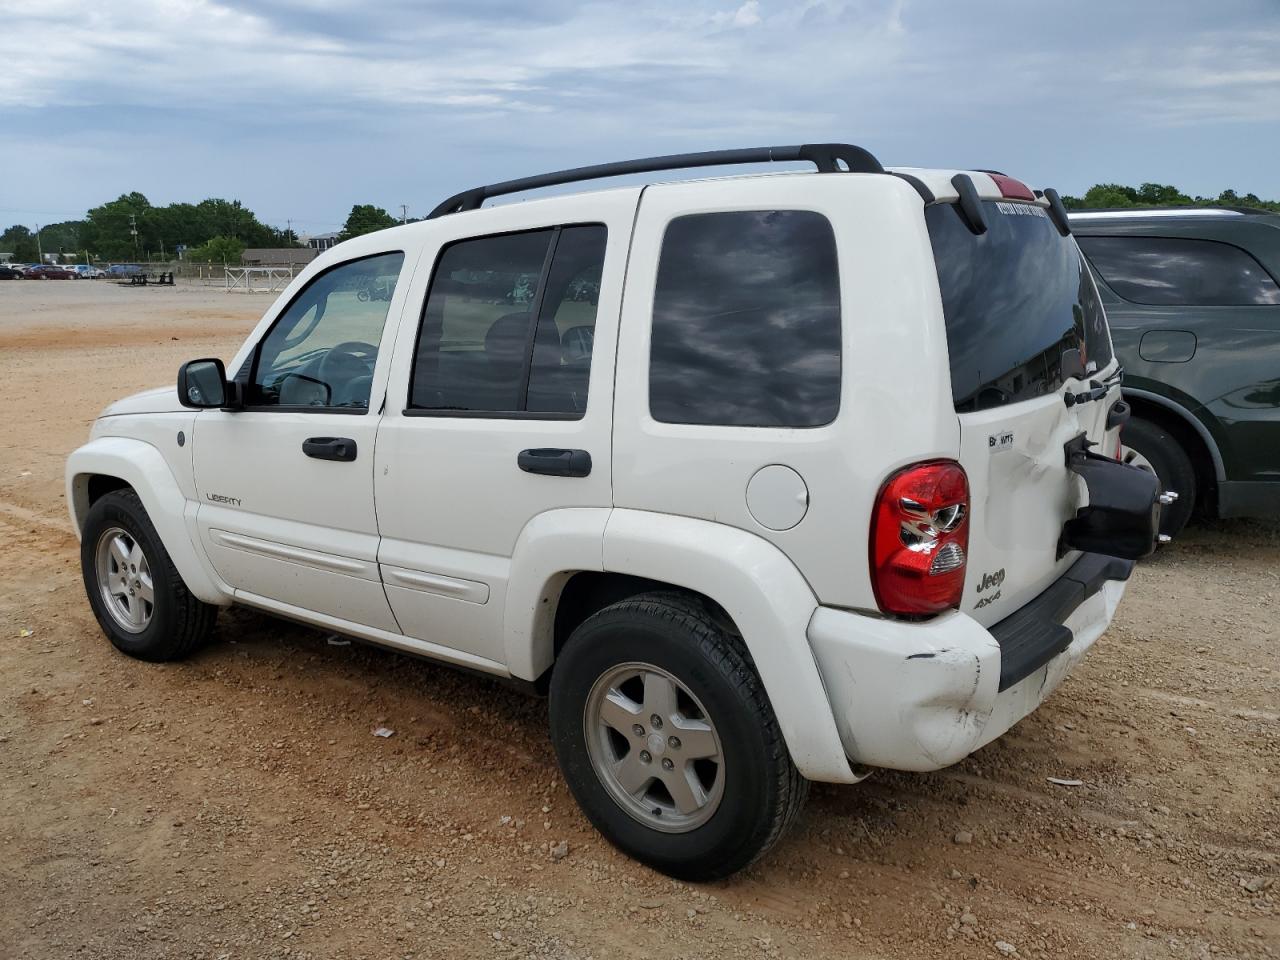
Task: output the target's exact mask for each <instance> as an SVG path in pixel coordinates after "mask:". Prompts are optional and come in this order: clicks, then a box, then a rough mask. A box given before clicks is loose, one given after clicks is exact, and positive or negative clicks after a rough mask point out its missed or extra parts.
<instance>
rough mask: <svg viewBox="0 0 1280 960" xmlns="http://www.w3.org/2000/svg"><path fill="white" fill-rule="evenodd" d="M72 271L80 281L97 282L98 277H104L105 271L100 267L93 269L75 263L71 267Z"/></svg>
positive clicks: (86, 265)
mask: <svg viewBox="0 0 1280 960" xmlns="http://www.w3.org/2000/svg"><path fill="white" fill-rule="evenodd" d="M71 269H72V270H74V271H75V272H76V274H77V275H78V276H79V277H80V279H81V280H97V279H98V278H99V277H105V276H106V275H107V274H106V271H104V270H102V269H101V268H100V267H95V266H92V265H90V264H87V263H77V264H74V265H73V266H72V267H71Z"/></svg>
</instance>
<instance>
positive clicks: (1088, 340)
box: [925, 200, 1111, 413]
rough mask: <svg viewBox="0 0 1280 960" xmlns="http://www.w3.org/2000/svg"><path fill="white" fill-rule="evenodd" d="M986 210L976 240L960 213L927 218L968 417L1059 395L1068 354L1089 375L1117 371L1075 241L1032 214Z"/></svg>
mask: <svg viewBox="0 0 1280 960" xmlns="http://www.w3.org/2000/svg"><path fill="white" fill-rule="evenodd" d="M983 207H984V208H985V210H986V218H987V225H988V229H987V232H986V233H984V234H981V235H977V236H975V235H974V234H973V233H972V232H971V231H970V230H969V228H968V227H967V226H966V225H965V223H964V221H963V220H961V219H960V213H959V210H958V209H957V208H956V205H955V204H951V203H938V204H934V205H932V206H930V207H928V208H926V209H925V222H926V224H927V225H928V228H929V239H930V241H931V242H932V244H933V258H934V263H935V265H936V267H937V270H938V287H939V289H940V291H941V294H942V311H943V315H944V317H945V319H946V326H947V350H948V353H949V355H950V359H951V392H952V398H953V399H954V401H955V407H956V410H957V411H958V412H961V413H966V412H972V411H975V410H986V409H989V408H991V407H999V406H1003V405H1004V404H1008V403H1018V402H1020V401H1023V400H1030V399H1033V398H1035V397H1039V396H1043V395H1044V394H1046V393H1052V392H1054V391H1056V390H1057V389H1059V388H1060V387H1061V386H1062V384H1063V382H1064V377H1063V373H1062V354H1063V352H1064V351H1066V350H1071V349H1077V350H1079V351H1080V356H1081V359H1082V360H1083V361H1084V363H1085V367H1086V369H1087V370H1089V371H1090V372H1095V371H1098V370H1102V369H1103V368H1104V367H1106V366H1107V364H1109V363H1110V362H1111V336H1110V332H1109V331H1108V329H1107V318H1106V315H1105V314H1104V313H1103V310H1102V304H1101V302H1100V301H1099V299H1098V291H1097V288H1096V287H1095V286H1094V284H1093V278H1092V277H1091V276H1090V275H1089V271H1088V269H1087V268H1086V267H1085V265H1084V261H1083V259H1082V258H1081V256H1080V252H1079V251H1078V250H1077V249H1076V245H1075V244H1074V243H1072V242H1071V238H1070V237H1064V236H1062V235H1061V234H1060V233H1058V230H1057V228H1056V227H1055V226H1054V225H1053V223H1052V221H1050V220H1049V217H1048V215H1047V214H1046V213H1045V211H1044V210H1043V209H1042V208H1041V207H1038V206H1035V205H1033V204H1022V203H1006V202H1003V201H994V200H988V201H983Z"/></svg>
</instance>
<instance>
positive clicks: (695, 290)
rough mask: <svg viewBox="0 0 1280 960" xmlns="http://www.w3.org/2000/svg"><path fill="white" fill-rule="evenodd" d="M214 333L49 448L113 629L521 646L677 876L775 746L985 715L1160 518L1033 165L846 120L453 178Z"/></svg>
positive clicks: (1012, 702)
mask: <svg viewBox="0 0 1280 960" xmlns="http://www.w3.org/2000/svg"><path fill="white" fill-rule="evenodd" d="M799 160H807V161H811V162H812V163H813V164H814V165H815V166H816V167H817V172H805V171H802V170H797V171H794V172H785V173H780V174H771V175H758V174H757V175H749V176H738V177H721V178H715V179H710V180H702V181H683V182H674V183H662V184H656V185H648V186H626V187H622V188H618V189H605V190H601V191H597V192H587V193H579V194H576V195H569V196H554V197H550V198H544V199H536V200H532V201H529V202H525V203H516V204H507V205H500V206H490V207H487V208H482V204H483V201H484V200H485V199H487V198H490V197H495V196H500V195H504V194H511V193H515V192H519V191H524V190H529V189H535V188H539V187H546V186H554V185H557V184H565V183H570V182H575V181H585V180H591V179H595V178H600V177H611V176H616V175H619V174H634V173H645V172H652V171H658V170H670V169H684V168H692V167H700V166H723V165H728V164H740V163H741V164H748V163H761V162H765V161H799ZM230 369H231V370H232V371H233V375H232V376H230V377H228V376H227V375H226V373H225V371H224V367H223V365H222V363H221V361H219V360H194V361H191V362H189V363H187V364H185V365H184V367H183V369H182V370H181V372H180V373H179V376H178V383H177V390H176V391H175V390H174V388H173V387H168V388H164V389H158V390H153V391H149V392H146V393H142V394H139V395H137V396H134V397H130V398H128V399H125V400H121V401H119V402H118V403H115V404H113V405H112V406H110V407H108V408H107V409H106V410H105V411H104V412H103V414H102V416H101V417H100V418H99V419H98V420H97V421H96V423H95V424H94V426H93V429H92V436H91V439H90V441H89V443H87V444H86V445H84V446H83V447H81V448H80V449H78V450H77V451H75V452H74V453H73V454H72V455H71V457H70V460H69V462H68V465H67V491H68V496H67V499H68V502H69V504H70V508H71V513H72V518H73V520H74V522H75V526H76V529H77V530H78V531H79V532H80V535H81V540H82V550H81V557H82V567H83V574H84V582H85V587H86V590H87V592H88V597H89V602H90V604H91V605H92V607H93V611H94V613H95V614H96V616H97V619H98V621H99V622H100V623H101V625H102V628H103V630H104V631H105V632H106V634H107V636H108V637H109V638H110V640H111V642H112V643H114V644H115V645H116V646H117V647H118V648H119V649H120V650H122V651H123V652H125V653H127V654H129V655H131V656H134V657H139V658H141V659H144V660H170V659H174V658H177V657H181V656H183V655H185V654H187V653H189V652H191V651H192V650H193V649H194V648H195V647H196V646H197V645H198V644H200V643H201V642H202V641H203V640H204V639H205V638H206V637H207V636H208V635H209V633H210V630H211V628H212V626H213V622H214V617H215V614H216V612H217V609H218V607H220V606H226V605H229V604H244V605H246V606H250V607H255V608H257V609H259V610H264V611H267V612H270V613H274V614H278V615H280V616H283V617H288V618H290V619H293V620H299V621H303V622H305V623H310V624H315V625H317V626H319V627H322V628H323V629H325V630H332V631H339V632H342V633H344V634H347V635H350V636H352V637H356V638H359V639H361V640H364V641H367V642H370V643H374V644H380V645H383V646H386V647H391V648H394V649H396V650H401V651H405V652H409V653H413V654H419V655H422V656H426V657H430V658H433V659H435V660H439V661H442V662H445V663H449V664H453V665H456V666H460V667H463V668H467V669H470V670H473V671H480V672H482V673H485V674H489V675H492V676H495V677H500V678H506V679H509V680H514V681H523V682H524V683H525V684H527V685H528V686H529V687H530V688H533V689H535V690H537V691H539V692H545V693H547V694H548V696H549V698H550V706H549V709H550V718H551V736H552V738H553V741H554V745H555V749H556V752H557V755H558V757H559V761H560V764H561V768H562V770H563V773H564V777H565V779H566V781H567V782H568V784H569V786H570V788H571V789H572V791H573V793H574V795H575V796H576V798H577V800H578V802H579V803H580V804H581V806H582V809H583V810H584V811H585V813H586V814H587V816H588V817H589V818H590V819H591V821H592V822H593V823H594V824H595V825H596V827H598V828H599V830H600V831H601V832H602V833H603V834H604V835H605V836H606V837H608V838H609V840H611V841H612V842H613V843H614V844H616V845H617V846H618V847H619V848H621V849H622V850H624V851H625V852H627V853H629V854H631V855H632V856H634V857H636V858H638V859H640V860H642V861H644V862H646V863H648V864H651V865H652V866H654V867H656V868H657V869H659V870H662V871H665V872H667V873H670V874H672V875H675V876H679V877H684V878H688V879H709V878H714V877H719V876H724V875H727V874H729V873H732V872H733V871H735V870H738V869H740V868H741V867H743V866H744V865H746V864H748V863H749V862H751V861H752V860H753V859H755V858H756V857H758V856H759V855H760V854H761V853H762V852H764V851H765V850H766V849H768V848H769V847H770V846H771V845H772V844H773V843H774V842H775V841H777V839H778V838H779V837H780V836H781V835H782V833H783V832H784V830H785V829H786V827H787V825H788V824H789V823H790V822H791V821H792V820H793V819H794V818H795V817H796V814H797V812H798V811H799V809H800V807H801V805H802V802H803V800H804V797H805V795H806V788H807V783H808V781H809V780H821V781H829V782H844V783H853V782H856V781H858V780H859V779H861V778H862V777H864V776H866V774H867V773H868V772H869V770H870V769H871V768H874V767H888V768H893V769H898V770H934V769H937V768H940V767H944V766H946V765H947V764H951V763H955V762H956V761H958V760H960V759H961V758H963V757H965V756H966V755H967V754H969V753H971V752H972V751H974V750H976V749H978V748H979V747H981V746H982V745H983V744H985V743H988V742H989V741H991V740H992V739H994V738H996V737H998V736H999V735H1000V734H1002V733H1003V732H1004V731H1006V730H1007V729H1009V727H1010V726H1012V725H1013V724H1014V723H1016V722H1017V721H1018V720H1019V719H1020V718H1022V717H1024V716H1026V715H1027V714H1028V713H1029V712H1031V711H1032V710H1034V709H1035V708H1036V706H1037V705H1038V704H1040V703H1041V702H1042V701H1043V700H1044V699H1045V697H1047V696H1048V695H1049V694H1050V693H1051V692H1052V691H1053V690H1054V689H1055V688H1056V687H1057V686H1058V684H1059V683H1060V682H1061V680H1062V679H1063V677H1064V676H1065V675H1066V673H1067V672H1068V671H1069V670H1070V669H1071V668H1072V666H1073V665H1074V664H1076V663H1077V662H1078V661H1079V660H1080V659H1081V657H1082V656H1083V655H1084V653H1085V651H1086V650H1088V648H1089V647H1090V645H1091V644H1093V642H1094V641H1095V640H1096V639H1097V638H1098V636H1099V635H1100V634H1101V633H1102V631H1103V630H1104V629H1105V628H1106V626H1107V624H1108V622H1109V621H1110V620H1111V617H1112V615H1113V614H1114V612H1115V609H1116V604H1117V602H1118V601H1119V599H1120V596H1121V594H1122V593H1123V590H1124V582H1125V580H1126V578H1127V577H1128V575H1129V573H1130V570H1131V569H1132V566H1133V561H1134V560H1135V559H1137V558H1139V557H1141V556H1144V555H1146V554H1147V553H1149V552H1150V551H1151V550H1152V549H1153V543H1154V542H1155V539H1156V537H1157V531H1158V524H1159V513H1160V502H1161V494H1160V493H1159V491H1158V490H1157V487H1156V481H1155V479H1154V477H1153V475H1152V474H1150V473H1149V472H1146V471H1142V470H1140V469H1137V468H1135V467H1130V466H1126V465H1124V464H1121V463H1119V462H1117V461H1116V460H1115V459H1113V457H1114V454H1115V453H1116V451H1117V449H1118V445H1119V432H1120V426H1121V425H1122V423H1123V422H1124V420H1125V418H1126V417H1127V408H1126V407H1125V405H1124V403H1123V401H1122V400H1121V399H1120V389H1119V380H1120V377H1119V369H1118V366H1117V364H1116V362H1115V360H1114V359H1113V356H1112V351H1111V342H1110V337H1109V333H1108V329H1107V323H1106V319H1105V317H1104V315H1103V310H1102V307H1101V306H1100V304H1099V301H1098V296H1097V293H1096V291H1095V289H1094V284H1093V281H1092V280H1091V279H1090V275H1089V271H1088V270H1087V269H1085V267H1084V266H1083V265H1082V262H1081V259H1080V254H1079V252H1078V250H1077V247H1076V244H1075V242H1074V240H1073V239H1072V238H1071V237H1070V230H1069V227H1068V225H1067V219H1066V213H1065V210H1064V209H1063V207H1062V204H1061V201H1060V200H1059V199H1058V197H1057V195H1056V194H1055V193H1054V192H1053V191H1052V190H1045V191H1043V192H1039V191H1032V190H1030V189H1028V188H1027V187H1026V186H1025V185H1023V184H1022V183H1020V182H1019V181H1017V180H1014V179H1012V178H1010V177H1006V176H1004V175H1002V174H998V173H993V172H981V171H954V170H946V171H940V170H921V169H892V170H886V169H884V168H883V167H881V165H880V163H879V162H878V161H877V160H876V159H875V158H874V157H873V156H872V155H871V154H869V153H867V152H866V151H865V150H862V149H861V148H858V147H853V146H849V145H841V144H812V145H805V146H790V147H765V148H756V149H748V150H735V151H717V152H711V153H702V154H689V155H682V156H675V157H658V158H653V159H647V160H637V161H630V162H625V163H618V164H606V165H602V166H598V167H585V168H581V169H578V170H569V171H564V172H561V173H554V174H548V175H544V176H540V177H531V178H528V179H524V180H515V181H510V182H507V183H502V184H495V185H491V186H487V187H480V188H477V189H474V190H470V191H467V192H465V193H462V194H459V195H457V196H455V197H452V198H450V199H449V200H448V201H446V202H445V203H444V204H442V205H441V206H440V207H438V208H437V209H436V211H435V212H434V213H433V214H432V215H431V216H430V217H429V218H428V219H427V220H425V221H423V222H420V223H414V224H410V225H407V226H400V227H395V228H393V229H389V230H383V231H381V232H378V233H374V234H370V235H367V236H362V237H358V238H356V239H353V240H350V241H348V242H346V243H342V244H340V245H338V246H336V247H334V248H333V249H331V250H329V251H327V252H325V253H324V254H322V255H321V256H320V257H318V258H317V259H316V260H315V261H314V262H313V263H312V264H311V265H310V266H309V267H308V268H307V269H306V271H304V272H303V273H302V274H301V275H300V276H299V277H297V278H296V279H295V280H294V281H293V282H292V283H291V284H290V286H289V288H288V289H287V290H286V291H285V292H284V293H283V295H282V296H281V297H280V299H279V300H278V301H277V302H276V303H275V304H274V305H273V306H272V308H271V309H270V310H268V311H267V314H266V316H264V317H263V319H262V322H261V323H260V324H259V325H258V327H257V329H256V330H254V332H253V334H252V335H251V336H250V337H249V339H248V341H247V342H246V343H245V344H244V346H243V347H242V348H241V349H240V351H239V353H237V355H236V357H235V359H234V361H233V362H232V364H231V367H230ZM1166 502H1167V500H1166Z"/></svg>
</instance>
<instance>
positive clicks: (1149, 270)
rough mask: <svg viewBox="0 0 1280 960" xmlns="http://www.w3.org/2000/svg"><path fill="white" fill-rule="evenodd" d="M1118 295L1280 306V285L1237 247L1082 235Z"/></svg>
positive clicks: (1174, 302)
mask: <svg viewBox="0 0 1280 960" xmlns="http://www.w3.org/2000/svg"><path fill="white" fill-rule="evenodd" d="M1077 239H1078V241H1079V243H1080V247H1081V249H1083V250H1084V252H1085V256H1087V257H1088V258H1089V261H1090V262H1091V263H1092V264H1093V266H1094V269H1096V270H1097V271H1098V273H1099V274H1101V275H1102V279H1104V280H1106V281H1107V283H1108V284H1109V285H1110V287H1111V289H1112V290H1114V291H1115V292H1116V294H1117V295H1119V296H1121V297H1123V298H1124V299H1126V300H1131V301H1132V302H1134V303H1145V304H1151V305H1154V306H1188V307H1243V306H1255V305H1258V304H1276V303H1280V286H1277V285H1276V282H1275V280H1274V279H1272V278H1271V276H1270V274H1268V273H1267V271H1266V270H1265V269H1264V268H1263V267H1262V265H1261V264H1260V263H1258V261H1257V260H1255V259H1253V257H1251V256H1250V255H1249V254H1247V253H1246V252H1245V251H1243V250H1241V249H1240V248H1239V247H1233V246H1232V245H1231V244H1229V243H1218V242H1217V241H1214V240H1188V239H1183V238H1177V237H1078V238H1077Z"/></svg>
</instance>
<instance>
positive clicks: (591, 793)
mask: <svg viewBox="0 0 1280 960" xmlns="http://www.w3.org/2000/svg"><path fill="white" fill-rule="evenodd" d="M550 714H551V736H552V741H553V744H554V746H555V750H556V755H557V757H558V758H559V761H560V768H561V770H562V772H563V773H564V777H565V781H566V782H567V783H568V785H569V788H570V790H572V791H573V795H574V797H575V798H576V799H577V801H578V804H579V806H581V807H582V810H583V812H584V813H585V814H586V815H587V817H588V819H590V820H591V822H592V823H593V824H594V825H595V827H596V829H597V830H599V831H600V832H601V833H602V834H604V836H605V837H606V838H607V839H608V840H609V841H610V842H611V843H613V844H614V846H616V847H618V849H620V850H622V851H623V852H624V853H626V854H628V855H629V856H631V857H634V858H635V859H637V860H640V861H642V862H643V863H646V864H648V865H649V866H651V867H653V868H654V869H656V870H660V871H662V872H663V873H666V874H669V875H671V876H673V877H678V878H680V879H682V880H693V881H706V880H715V879H718V878H720V877H725V876H728V875H729V874H731V873H734V872H735V871H737V870H740V869H742V868H743V867H745V866H747V865H748V864H750V863H751V862H752V861H754V860H755V859H757V858H758V857H760V856H761V855H763V854H764V853H765V851H767V850H768V849H769V848H770V847H771V846H773V844H774V843H776V842H777V841H778V839H779V838H780V837H781V836H782V835H783V833H784V832H785V831H786V829H787V827H788V826H789V825H790V824H791V823H792V821H794V820H795V818H796V816H797V814H798V813H799V811H800V809H801V808H802V807H803V805H804V800H805V797H806V796H807V794H808V781H807V780H805V779H804V778H803V777H802V776H801V775H800V773H799V772H798V771H797V770H796V768H795V765H794V764H793V763H792V762H791V756H790V754H789V753H788V752H787V747H786V744H785V743H784V742H783V739H782V732H781V730H780V729H779V726H778V721H777V718H776V717H775V716H774V713H773V708H772V706H771V705H770V704H769V699H768V697H767V696H766V694H765V692H764V687H763V685H762V684H761V683H760V678H759V677H758V676H757V675H756V672H755V669H754V667H753V666H752V664H751V662H750V660H749V658H748V657H747V655H746V651H745V649H744V648H743V647H742V645H741V641H740V640H739V639H738V638H737V637H735V636H733V635H731V634H730V633H729V632H728V631H726V630H725V629H724V628H723V627H721V626H720V625H719V624H718V623H717V622H716V619H715V618H714V617H713V616H712V615H711V613H709V612H708V611H707V610H706V609H705V608H704V606H703V605H702V604H700V603H698V602H697V601H696V600H694V599H692V598H689V597H686V596H684V595H681V594H675V593H650V594H643V595H641V596H637V597H633V598H631V599H628V600H623V601H620V602H618V603H615V604H612V605H611V606H608V607H605V608H604V609H603V610H601V611H599V612H598V613H596V614H594V615H593V616H591V617H589V618H588V619H587V620H586V621H584V622H583V623H582V624H581V625H580V626H579V627H578V628H577V629H576V630H574V631H573V633H572V634H571V635H570V637H569V640H568V642H567V643H566V644H565V647H564V650H563V651H562V652H561V654H560V657H559V658H558V660H557V662H556V666H555V672H554V674H553V675H552V679H551V695H550Z"/></svg>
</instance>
